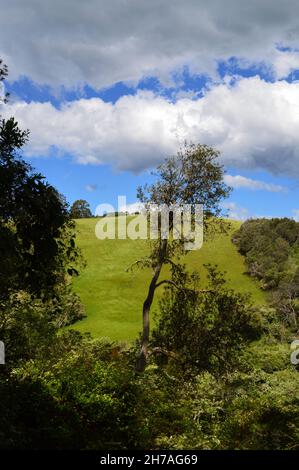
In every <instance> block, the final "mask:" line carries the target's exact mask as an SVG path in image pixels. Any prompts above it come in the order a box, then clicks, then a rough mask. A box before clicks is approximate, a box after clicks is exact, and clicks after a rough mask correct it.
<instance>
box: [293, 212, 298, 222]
mask: <svg viewBox="0 0 299 470" xmlns="http://www.w3.org/2000/svg"><path fill="white" fill-rule="evenodd" d="M292 212H293V219H294V220H296V222H299V209H293V211H292Z"/></svg>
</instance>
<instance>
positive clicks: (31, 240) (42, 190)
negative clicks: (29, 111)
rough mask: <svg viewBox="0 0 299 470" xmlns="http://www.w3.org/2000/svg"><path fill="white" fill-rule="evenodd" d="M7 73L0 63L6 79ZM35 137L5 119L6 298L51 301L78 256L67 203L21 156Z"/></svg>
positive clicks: (1, 231) (1, 127) (1, 159)
mask: <svg viewBox="0 0 299 470" xmlns="http://www.w3.org/2000/svg"><path fill="white" fill-rule="evenodd" d="M6 74H7V69H6V67H5V66H3V65H1V63H0V79H3V78H5V76H6ZM28 137H29V132H28V131H23V130H21V129H20V128H19V127H18V123H17V122H16V121H15V120H14V118H10V119H8V120H5V119H1V116H0V240H1V243H0V256H1V265H0V297H2V298H4V297H6V296H7V295H9V293H10V292H11V291H15V290H21V289H25V290H28V291H29V292H32V293H33V294H36V295H39V296H43V297H46V296H49V295H51V292H52V291H53V288H54V287H55V286H56V285H57V284H58V283H59V282H64V280H65V275H66V273H67V272H69V274H73V273H75V272H77V271H76V263H77V259H78V251H77V250H76V248H75V242H74V238H75V234H74V230H73V222H72V221H71V219H70V217H69V214H68V208H67V204H66V202H65V200H64V198H63V197H62V196H61V195H60V194H59V193H58V192H57V190H56V189H55V188H54V187H53V186H51V185H50V184H48V183H47V182H46V181H45V178H44V177H43V176H42V175H41V174H40V173H37V172H35V171H34V170H33V168H32V167H31V166H30V165H29V164H28V163H27V162H25V161H24V160H23V159H22V158H21V155H20V151H21V149H22V147H23V146H24V144H25V143H26V142H27V140H28Z"/></svg>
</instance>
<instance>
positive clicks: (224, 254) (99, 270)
mask: <svg viewBox="0 0 299 470" xmlns="http://www.w3.org/2000/svg"><path fill="white" fill-rule="evenodd" d="M96 222H97V219H96V218H94V219H80V220H77V222H76V223H77V242H78V245H79V247H80V248H81V249H82V252H83V256H84V257H85V259H86V261H87V266H86V268H85V269H84V271H83V272H82V273H81V275H80V276H79V278H78V279H76V280H75V281H74V290H75V291H76V292H77V293H78V294H79V295H80V297H81V300H82V302H83V303H84V305H85V307H86V313H87V318H86V319H84V320H83V321H80V322H78V323H77V324H76V325H74V326H73V328H76V329H78V330H79V331H81V332H90V333H91V334H92V335H93V336H94V337H109V338H110V339H112V340H124V341H126V340H133V339H135V338H136V337H137V336H138V332H139V331H140V329H141V309H142V303H143V300H144V297H145V293H146V289H147V285H148V280H149V278H150V270H149V269H144V270H140V269H135V270H134V271H133V272H126V268H127V267H128V266H130V265H131V264H132V263H133V262H134V261H136V260H137V259H139V258H141V257H143V256H144V255H146V253H147V250H148V243H147V242H146V241H144V240H137V241H134V240H98V239H97V238H96V236H95V231H94V230H95V225H96ZM239 226H240V224H239V223H238V222H234V223H233V226H232V231H233V230H236V229H237V228H238V227H239ZM230 238H231V234H227V235H217V236H216V237H215V238H214V239H213V240H209V241H205V242H204V245H203V248H202V249H201V250H198V251H192V252H190V253H189V254H188V255H187V256H186V264H187V265H188V266H190V269H197V270H198V271H199V273H200V274H201V276H202V282H203V284H204V283H205V269H204V267H203V265H204V264H207V263H211V264H217V265H218V267H219V268H220V269H221V270H222V271H226V272H227V275H226V278H227V282H228V285H229V286H230V287H232V288H234V289H235V290H237V291H239V292H249V293H250V294H251V295H252V298H253V300H254V302H256V303H259V304H262V303H264V302H265V296H264V293H263V292H262V291H261V290H260V289H259V288H258V285H257V284H256V283H255V281H254V280H253V279H252V278H250V277H248V276H247V275H246V274H245V270H246V268H245V264H244V259H243V258H242V257H241V256H240V255H239V253H238V252H237V250H236V247H235V246H234V245H233V244H232V242H231V240H230ZM159 290H160V292H159V294H158V295H157V299H156V301H155V304H154V309H155V308H157V300H158V298H159V296H160V295H161V293H162V290H161V289H159ZM154 309H153V310H154Z"/></svg>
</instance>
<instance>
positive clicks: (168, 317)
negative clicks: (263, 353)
mask: <svg viewBox="0 0 299 470" xmlns="http://www.w3.org/2000/svg"><path fill="white" fill-rule="evenodd" d="M207 269H208V272H209V280H210V281H209V284H208V286H207V289H204V290H198V282H197V276H196V275H195V274H193V275H190V274H188V273H187V272H186V271H185V270H184V268H183V267H182V266H176V268H173V272H172V284H170V285H169V287H168V288H167V290H166V292H165V294H164V296H163V298H162V300H161V301H160V313H159V317H158V319H157V325H156V327H155V328H154V330H153V333H152V344H153V347H157V348H158V350H159V348H162V349H164V350H166V351H167V353H166V354H167V355H168V356H170V357H171V353H174V357H175V361H178V364H179V365H180V366H181V367H182V368H183V370H188V371H190V370H193V371H198V370H209V371H213V372H214V373H218V374H223V373H224V372H225V371H228V370H230V369H231V368H232V367H234V366H235V364H236V362H238V360H239V356H240V355H241V354H242V349H243V348H244V347H245V345H246V344H247V343H248V342H249V341H252V340H254V339H257V338H258V337H259V336H260V335H261V333H262V323H261V318H260V316H259V313H258V310H257V308H253V307H252V305H251V304H250V303H249V299H248V296H246V295H244V294H238V293H235V292H234V291H233V290H230V289H228V288H227V287H226V285H225V280H224V278H223V275H222V274H221V273H219V272H218V270H217V269H216V268H215V267H212V266H207Z"/></svg>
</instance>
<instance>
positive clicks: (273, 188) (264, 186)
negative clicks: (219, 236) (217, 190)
mask: <svg viewBox="0 0 299 470" xmlns="http://www.w3.org/2000/svg"><path fill="white" fill-rule="evenodd" d="M224 181H225V182H226V184H228V186H231V187H232V188H234V189H239V188H246V189H251V190H252V191H257V190H264V191H270V192H272V193H279V192H282V191H285V188H284V187H283V186H281V185H278V184H272V183H265V182H264V181H259V180H254V179H251V178H246V177H245V176H241V175H235V176H232V175H225V176H224Z"/></svg>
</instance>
